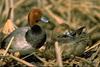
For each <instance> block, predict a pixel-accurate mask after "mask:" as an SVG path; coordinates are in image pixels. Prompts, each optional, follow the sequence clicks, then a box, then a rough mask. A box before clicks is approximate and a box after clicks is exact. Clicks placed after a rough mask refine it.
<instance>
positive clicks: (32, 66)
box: [9, 55, 37, 67]
mask: <svg viewBox="0 0 100 67" xmlns="http://www.w3.org/2000/svg"><path fill="white" fill-rule="evenodd" d="M9 56H10V57H11V58H13V59H14V60H16V61H18V62H21V63H23V64H25V65H27V66H29V67H37V66H36V65H33V64H31V63H28V62H26V61H25V60H22V59H20V58H17V57H15V56H13V55H9Z"/></svg>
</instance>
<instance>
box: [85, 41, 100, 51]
mask: <svg viewBox="0 0 100 67" xmlns="http://www.w3.org/2000/svg"><path fill="white" fill-rule="evenodd" d="M99 45H100V40H99V41H98V42H97V43H96V44H94V45H93V46H92V47H90V48H89V49H87V50H85V52H87V51H90V50H91V49H93V48H95V47H97V46H99Z"/></svg>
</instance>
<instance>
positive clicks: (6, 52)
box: [0, 37, 14, 61]
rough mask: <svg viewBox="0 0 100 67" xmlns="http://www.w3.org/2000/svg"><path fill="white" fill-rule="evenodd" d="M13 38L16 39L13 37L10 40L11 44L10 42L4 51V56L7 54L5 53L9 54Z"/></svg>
mask: <svg viewBox="0 0 100 67" xmlns="http://www.w3.org/2000/svg"><path fill="white" fill-rule="evenodd" d="M13 39H14V37H12V38H11V40H10V42H9V44H8V46H7V48H6V50H5V51H4V53H3V56H5V55H6V54H7V52H8V50H9V48H10V46H11V43H12V41H13ZM2 60H3V58H1V60H0V61H2Z"/></svg>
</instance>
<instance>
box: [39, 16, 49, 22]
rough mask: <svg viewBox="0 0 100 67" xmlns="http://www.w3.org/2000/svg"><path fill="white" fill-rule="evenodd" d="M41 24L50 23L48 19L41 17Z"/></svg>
mask: <svg viewBox="0 0 100 67" xmlns="http://www.w3.org/2000/svg"><path fill="white" fill-rule="evenodd" d="M40 21H41V22H44V23H48V22H49V21H48V19H47V18H46V17H41V19H40Z"/></svg>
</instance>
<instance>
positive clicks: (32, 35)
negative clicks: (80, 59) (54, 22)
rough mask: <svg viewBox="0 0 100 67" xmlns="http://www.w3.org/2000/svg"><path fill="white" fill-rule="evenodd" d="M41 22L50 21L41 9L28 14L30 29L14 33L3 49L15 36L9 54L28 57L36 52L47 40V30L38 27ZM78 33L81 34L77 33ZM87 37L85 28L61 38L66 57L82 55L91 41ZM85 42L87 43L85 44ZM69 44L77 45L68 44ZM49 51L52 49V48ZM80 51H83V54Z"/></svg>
mask: <svg viewBox="0 0 100 67" xmlns="http://www.w3.org/2000/svg"><path fill="white" fill-rule="evenodd" d="M41 21H42V22H48V20H46V19H45V18H44V17H43V16H42V11H41V10H40V9H32V10H31V11H30V12H29V14H28V24H29V26H30V27H22V28H18V29H16V30H15V31H13V32H12V33H11V34H10V35H8V36H7V37H6V38H5V39H4V40H3V42H2V45H1V47H2V48H6V47H7V45H8V43H9V41H10V40H11V38H12V37H13V36H14V40H13V41H12V44H11V47H10V49H9V52H17V51H18V52H20V54H21V55H27V54H30V53H32V52H34V51H35V50H36V49H39V48H40V47H41V46H43V44H44V43H45V41H46V38H47V36H46V32H45V30H44V29H43V28H42V27H41V26H40V25H38V23H40V22H41ZM77 31H78V32H79V33H77ZM76 35H78V36H76ZM87 36H88V35H87V34H86V33H83V27H82V28H80V29H78V30H75V31H73V32H70V33H66V34H62V35H61V36H59V37H58V38H57V41H58V42H60V43H63V44H62V45H66V46H64V49H66V50H65V52H66V53H65V54H64V56H70V55H71V54H74V55H79V54H82V52H83V51H84V50H85V48H86V45H87V43H88V41H87V40H89V39H88V38H86V37H87ZM82 38H83V40H82ZM77 39H81V40H80V42H77ZM84 40H85V41H84ZM83 41H84V42H85V43H83ZM69 42H70V43H71V42H75V43H71V44H66V43H69ZM70 48H71V49H70ZM48 49H52V47H51V48H48ZM62 49H63V48H62ZM74 49H75V51H74ZM80 49H82V51H81V52H80ZM46 51H48V50H46ZM73 51H74V52H73Z"/></svg>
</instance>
